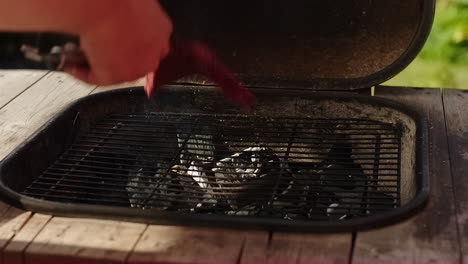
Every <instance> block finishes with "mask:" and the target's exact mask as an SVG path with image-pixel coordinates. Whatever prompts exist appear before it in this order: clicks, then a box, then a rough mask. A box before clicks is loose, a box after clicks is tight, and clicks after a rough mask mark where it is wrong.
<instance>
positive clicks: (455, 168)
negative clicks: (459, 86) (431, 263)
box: [443, 89, 468, 263]
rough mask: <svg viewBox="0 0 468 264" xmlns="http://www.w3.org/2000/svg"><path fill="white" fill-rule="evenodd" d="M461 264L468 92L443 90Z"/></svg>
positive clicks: (467, 221)
mask: <svg viewBox="0 0 468 264" xmlns="http://www.w3.org/2000/svg"><path fill="white" fill-rule="evenodd" d="M443 98H444V107H445V120H446V124H447V136H448V144H449V151H450V165H451V169H452V176H453V186H454V191H455V204H456V206H457V220H458V226H459V232H460V242H461V245H460V246H461V252H462V259H463V263H468V91H462V90H449V89H447V90H443Z"/></svg>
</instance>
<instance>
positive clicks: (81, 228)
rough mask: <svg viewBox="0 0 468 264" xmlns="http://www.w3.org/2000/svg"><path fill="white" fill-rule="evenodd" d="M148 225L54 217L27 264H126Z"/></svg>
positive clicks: (28, 255) (37, 239) (32, 247)
mask: <svg viewBox="0 0 468 264" xmlns="http://www.w3.org/2000/svg"><path fill="white" fill-rule="evenodd" d="M145 228H146V225H143V224H135V223H125V222H116V221H103V220H94V219H79V218H74V219H69V218H61V217H54V218H53V219H52V220H50V222H49V223H48V224H47V225H46V226H45V227H44V228H43V229H42V230H41V232H40V233H39V234H38V235H37V236H36V237H35V238H34V240H33V241H32V243H31V244H30V245H29V247H28V248H27V249H26V252H25V263H32V264H33V263H37V262H41V263H51V262H54V263H66V262H70V263H79V262H78V261H97V260H99V261H100V262H112V263H125V261H126V259H127V255H128V254H129V252H130V251H131V250H132V248H133V247H134V245H135V243H136V242H137V241H138V239H139V238H140V236H141V234H142V233H143V231H144V230H145Z"/></svg>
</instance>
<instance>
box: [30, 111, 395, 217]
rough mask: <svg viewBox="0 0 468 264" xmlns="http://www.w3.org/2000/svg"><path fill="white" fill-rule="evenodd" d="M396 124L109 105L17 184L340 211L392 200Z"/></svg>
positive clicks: (103, 196)
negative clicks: (32, 176) (122, 109)
mask: <svg viewBox="0 0 468 264" xmlns="http://www.w3.org/2000/svg"><path fill="white" fill-rule="evenodd" d="M400 137H401V129H400V128H398V127H397V126H393V125H391V124H386V123H381V122H376V121H371V120H364V119H311V118H269V117H259V116H239V115H207V114H177V113H157V114H141V113H131V114H112V115H110V116H108V117H107V118H105V119H103V120H101V121H100V122H98V123H97V124H95V126H94V127H93V128H92V129H91V130H90V131H89V132H88V133H87V134H86V135H84V136H82V137H80V138H79V139H77V140H76V142H75V143H74V144H73V145H72V146H71V147H70V148H69V149H67V150H66V151H65V153H64V154H63V155H62V156H61V157H60V158H58V159H57V161H56V162H55V163H54V164H52V165H51V166H50V167H49V168H48V169H47V170H46V171H44V172H43V173H42V174H41V175H40V176H39V177H38V178H37V179H36V180H35V181H34V182H33V183H32V184H31V185H30V186H28V187H27V188H26V189H25V190H24V191H23V193H24V194H26V195H29V196H32V197H36V198H40V199H45V200H51V201H59V202H67V203H84V204H100V205H112V206H122V207H134V208H135V210H138V209H139V210H142V209H144V210H164V211H178V212H190V213H199V214H228V215H244V216H268V217H278V218H284V219H291V220H293V219H310V220H345V219H351V218H356V217H365V216H369V215H374V214H378V213H381V212H384V211H388V210H392V209H393V208H397V207H398V206H399V205H400V149H401V143H400Z"/></svg>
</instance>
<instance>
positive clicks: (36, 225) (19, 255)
mask: <svg viewBox="0 0 468 264" xmlns="http://www.w3.org/2000/svg"><path fill="white" fill-rule="evenodd" d="M51 219H52V217H51V216H50V215H43V214H34V215H33V216H32V217H31V219H29V221H28V222H27V224H26V225H25V226H24V227H23V228H21V230H20V231H19V232H18V233H17V234H16V235H15V236H14V237H13V239H11V240H10V242H9V243H8V245H7V247H6V248H5V249H4V250H3V257H2V260H3V263H8V264H21V263H24V252H25V250H26V248H27V247H28V246H29V244H30V243H31V241H33V240H34V239H35V238H36V236H37V235H38V234H39V232H40V231H41V230H42V229H43V228H44V226H45V225H46V224H47V223H48V222H49V221H50V220H51Z"/></svg>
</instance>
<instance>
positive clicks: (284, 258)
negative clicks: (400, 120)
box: [241, 233, 352, 264]
mask: <svg viewBox="0 0 468 264" xmlns="http://www.w3.org/2000/svg"><path fill="white" fill-rule="evenodd" d="M268 241H269V240H268V234H263V235H262V234H260V235H255V236H251V235H249V236H248V237H247V240H246V243H245V246H244V250H243V255H242V261H241V263H245V264H251V263H272V264H276V263H281V264H289V263H291V264H292V263H299V264H301V263H304V264H309V263H339V264H344V263H348V260H349V254H350V251H351V242H352V235H351V234H327V235H317V234H287V233H274V234H273V236H272V237H271V242H268Z"/></svg>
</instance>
